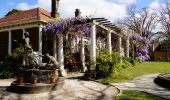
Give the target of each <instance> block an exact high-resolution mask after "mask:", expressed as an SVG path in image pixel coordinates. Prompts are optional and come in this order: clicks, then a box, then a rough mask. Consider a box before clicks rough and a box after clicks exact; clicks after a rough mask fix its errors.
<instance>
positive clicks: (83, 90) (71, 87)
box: [0, 74, 119, 100]
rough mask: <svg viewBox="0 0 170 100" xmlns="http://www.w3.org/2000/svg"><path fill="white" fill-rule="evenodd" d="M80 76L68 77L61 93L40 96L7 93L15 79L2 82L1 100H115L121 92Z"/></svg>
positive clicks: (0, 84)
mask: <svg viewBox="0 0 170 100" xmlns="http://www.w3.org/2000/svg"><path fill="white" fill-rule="evenodd" d="M73 76H74V77H73ZM75 76H76V77H75ZM79 76H82V74H79V75H77V74H76V75H69V76H68V77H66V79H65V85H64V87H63V88H62V89H61V90H59V91H53V92H51V93H40V94H16V93H10V92H7V91H5V88H6V87H7V86H9V85H10V83H11V82H12V81H13V79H10V80H0V100H113V98H114V97H115V95H117V94H118V92H119V91H118V90H117V88H115V87H113V86H109V85H103V84H100V83H97V82H93V81H84V80H80V79H79V78H78V77H79Z"/></svg>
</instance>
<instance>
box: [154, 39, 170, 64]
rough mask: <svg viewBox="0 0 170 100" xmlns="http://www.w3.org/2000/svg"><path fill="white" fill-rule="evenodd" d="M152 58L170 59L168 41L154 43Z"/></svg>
mask: <svg viewBox="0 0 170 100" xmlns="http://www.w3.org/2000/svg"><path fill="white" fill-rule="evenodd" d="M154 46H155V50H154V60H161V61H170V41H164V42H162V43H159V44H157V43H155V44H154Z"/></svg>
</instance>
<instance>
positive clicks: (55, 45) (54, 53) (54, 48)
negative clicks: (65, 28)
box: [53, 36, 57, 59]
mask: <svg viewBox="0 0 170 100" xmlns="http://www.w3.org/2000/svg"><path fill="white" fill-rule="evenodd" d="M56 40H57V37H56V36H55V37H54V39H53V56H54V57H55V58H56V59H57V41H56Z"/></svg>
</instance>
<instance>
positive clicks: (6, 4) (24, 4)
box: [0, 0, 166, 20]
mask: <svg viewBox="0 0 170 100" xmlns="http://www.w3.org/2000/svg"><path fill="white" fill-rule="evenodd" d="M0 1H1V2H0V18H1V17H3V16H4V15H5V14H6V13H7V12H8V11H10V10H11V9H13V8H17V9H21V10H26V9H31V8H35V7H38V6H40V7H42V8H44V9H46V10H48V11H50V1H51V0H0ZM165 1H166V0H60V13H61V15H62V16H63V17H68V16H73V12H74V9H76V8H80V10H81V11H82V13H83V15H88V16H90V15H91V16H99V17H105V16H106V17H108V18H110V19H111V20H112V19H113V20H114V19H117V18H121V17H124V15H126V12H127V11H126V10H127V7H129V6H131V5H135V6H136V7H138V8H144V7H156V6H157V5H158V4H163V3H165ZM153 3H155V4H153ZM151 4H153V6H151ZM157 8H158V7H157Z"/></svg>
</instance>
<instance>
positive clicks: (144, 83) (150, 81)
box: [112, 74, 170, 99]
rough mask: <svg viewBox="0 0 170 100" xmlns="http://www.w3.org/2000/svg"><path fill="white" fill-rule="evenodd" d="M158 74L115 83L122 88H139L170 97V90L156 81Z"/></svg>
mask: <svg viewBox="0 0 170 100" xmlns="http://www.w3.org/2000/svg"><path fill="white" fill-rule="evenodd" d="M157 76H158V74H151V75H143V76H141V77H137V78H135V79H134V80H132V81H129V82H125V83H113V84H112V85H115V86H116V87H117V88H119V89H120V90H138V91H144V92H147V93H150V94H153V95H157V96H160V97H163V98H166V99H170V90H168V89H165V88H162V87H160V86H158V85H156V84H155V83H154V79H155V78H156V77H157Z"/></svg>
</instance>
